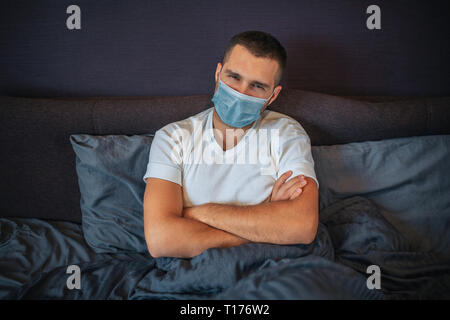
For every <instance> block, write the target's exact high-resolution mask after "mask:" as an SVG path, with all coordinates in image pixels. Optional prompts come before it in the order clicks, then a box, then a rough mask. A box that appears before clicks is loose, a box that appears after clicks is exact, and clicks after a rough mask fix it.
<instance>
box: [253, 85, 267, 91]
mask: <svg viewBox="0 0 450 320" xmlns="http://www.w3.org/2000/svg"><path fill="white" fill-rule="evenodd" d="M253 86H254V87H256V88H257V89H263V90H264V88H263V87H262V86H260V85H259V84H254V85H253Z"/></svg>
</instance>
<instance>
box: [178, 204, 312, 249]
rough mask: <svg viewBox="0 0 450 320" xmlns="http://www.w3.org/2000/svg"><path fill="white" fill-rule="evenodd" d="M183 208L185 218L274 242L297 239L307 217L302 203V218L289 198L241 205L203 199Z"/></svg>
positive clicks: (258, 240) (243, 235) (252, 239)
mask: <svg viewBox="0 0 450 320" xmlns="http://www.w3.org/2000/svg"><path fill="white" fill-rule="evenodd" d="M184 212H185V216H186V217H188V218H191V219H194V220H197V221H200V222H204V223H206V224H208V225H210V226H213V227H215V228H217V229H221V230H224V231H227V232H229V233H232V234H235V235H237V236H239V237H242V238H245V239H249V240H250V241H254V242H268V243H275V244H291V243H299V242H298V234H299V228H302V221H301V220H304V221H305V230H306V226H307V221H308V219H309V217H308V212H306V207H305V210H304V212H303V213H304V219H302V212H293V210H292V206H290V205H289V200H284V201H276V202H263V203H261V204H258V205H242V206H234V205H225V204H217V203H206V204H203V205H200V206H196V207H191V208H185V210H184ZM305 232H306V231H305Z"/></svg>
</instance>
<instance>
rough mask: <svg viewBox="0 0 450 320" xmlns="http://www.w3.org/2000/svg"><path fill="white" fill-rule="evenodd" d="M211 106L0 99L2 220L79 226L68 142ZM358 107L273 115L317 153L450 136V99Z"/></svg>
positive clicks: (296, 97) (287, 94)
mask: <svg viewBox="0 0 450 320" xmlns="http://www.w3.org/2000/svg"><path fill="white" fill-rule="evenodd" d="M210 98H211V96H209V95H197V96H184V97H183V96H179V97H146V98H142V97H140V98H125V97H123V98H101V97H97V98H89V99H81V98H59V99H37V98H17V97H6V96H3V97H0V130H1V134H0V147H1V150H2V157H1V166H0V176H1V177H2V183H1V184H0V194H1V201H0V203H1V204H0V216H17V217H37V218H46V219H57V220H67V221H74V222H81V210H80V192H79V187H78V182H77V175H76V170H75V154H74V152H73V150H72V147H71V144H70V141H69V136H70V134H76V133H85V134H93V135H108V134H125V135H135V134H149V133H150V134H151V133H154V132H155V131H156V130H157V129H159V128H161V127H162V126H164V125H165V124H167V123H170V122H174V121H177V120H181V119H185V118H187V117H189V116H191V115H193V114H195V113H198V112H200V111H202V110H204V109H205V108H207V107H209V106H211V101H210ZM361 99H363V97H360V98H359V99H358V100H356V99H349V98H343V97H337V96H333V95H326V94H321V93H316V92H311V91H302V90H294V89H292V90H285V91H283V92H282V93H281V94H280V96H279V97H278V99H277V100H276V101H275V102H274V104H273V105H271V107H270V108H269V109H272V110H275V111H279V112H282V113H285V114H287V115H290V116H292V117H294V118H295V119H297V120H298V121H299V122H300V123H301V124H302V125H303V127H304V128H305V130H306V131H307V133H308V134H309V136H310V138H311V144H312V145H313V146H314V145H331V144H343V143H348V142H356V141H368V140H380V139H387V138H394V137H406V136H419V135H433V134H450V125H449V124H450V97H443V98H418V99H411V98H409V99H407V100H404V99H401V100H397V99H394V100H393V99H387V98H384V99H382V98H376V97H372V98H368V97H366V100H372V101H375V100H384V101H385V102H383V101H378V102H365V101H362V100H361Z"/></svg>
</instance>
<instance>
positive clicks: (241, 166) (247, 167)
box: [143, 107, 319, 207]
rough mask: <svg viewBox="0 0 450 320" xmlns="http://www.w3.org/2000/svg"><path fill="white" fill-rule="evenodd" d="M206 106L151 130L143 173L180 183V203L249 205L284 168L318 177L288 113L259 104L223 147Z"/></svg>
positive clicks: (263, 196)
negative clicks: (261, 109) (248, 123)
mask: <svg viewBox="0 0 450 320" xmlns="http://www.w3.org/2000/svg"><path fill="white" fill-rule="evenodd" d="M213 109H214V107H210V108H208V109H206V110H204V111H202V112H200V113H198V114H196V115H193V116H191V117H189V118H187V119H184V120H181V121H177V122H173V123H170V124H168V125H166V126H164V127H163V128H161V129H159V130H158V131H156V133H155V136H154V138H153V142H152V145H151V149H150V155H149V162H148V165H147V171H146V173H145V175H144V177H143V179H144V181H145V179H146V178H149V177H154V178H160V179H164V180H168V181H172V182H174V183H177V184H179V185H180V186H181V187H182V190H183V207H192V206H197V205H201V204H204V203H220V204H231V205H254V204H260V203H262V202H264V201H265V200H266V199H267V198H268V197H270V195H271V192H272V189H273V185H274V183H275V181H276V180H277V179H278V178H279V177H280V176H281V175H282V174H283V173H284V172H286V171H288V170H292V171H293V172H292V175H291V177H290V178H289V180H290V179H291V178H292V177H295V176H297V175H299V174H303V175H305V176H308V177H311V178H312V179H314V180H315V181H316V183H317V187H319V182H318V180H317V178H316V174H315V171H314V160H313V158H312V154H311V143H310V139H309V136H308V135H307V133H306V131H305V130H304V129H303V127H302V126H301V125H300V124H299V123H298V122H297V121H296V120H295V119H293V118H291V117H289V116H287V115H284V114H282V113H279V112H275V111H271V110H267V109H266V110H264V112H263V113H262V114H261V116H260V117H259V118H258V119H257V120H256V121H255V122H254V123H253V125H252V127H251V128H250V129H248V130H247V131H246V132H245V135H244V136H243V137H242V138H241V139H240V140H239V142H238V144H237V145H236V146H235V147H234V148H231V149H228V150H226V151H224V150H223V149H222V147H221V146H220V145H219V143H218V142H217V140H216V138H215V137H214V132H213V126H212V120H213Z"/></svg>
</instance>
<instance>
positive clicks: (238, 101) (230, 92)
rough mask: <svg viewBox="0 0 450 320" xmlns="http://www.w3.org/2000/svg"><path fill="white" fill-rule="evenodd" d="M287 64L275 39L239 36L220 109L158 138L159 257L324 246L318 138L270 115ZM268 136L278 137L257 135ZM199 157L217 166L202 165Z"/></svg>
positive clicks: (152, 224) (148, 233)
mask: <svg viewBox="0 0 450 320" xmlns="http://www.w3.org/2000/svg"><path fill="white" fill-rule="evenodd" d="M285 64H286V52H285V50H284V48H283V47H282V45H281V44H280V43H279V42H278V40H276V39H275V38H274V37H272V36H271V35H269V34H267V33H264V32H259V31H248V32H243V33H240V34H238V35H236V36H234V37H233V38H232V39H231V40H230V42H229V44H228V46H227V48H226V50H225V54H224V58H223V64H222V63H221V62H219V63H218V64H217V68H216V73H215V80H216V86H215V90H214V96H213V98H212V102H213V104H214V107H211V108H209V109H207V110H205V111H203V112H201V113H199V114H197V115H194V116H192V117H189V118H188V119H185V120H181V121H178V122H174V123H171V124H168V125H166V126H164V127H163V128H161V129H160V130H158V131H157V132H156V133H155V137H154V139H153V142H152V146H151V150H150V157H149V163H148V166H147V172H146V173H145V175H144V177H143V179H144V181H146V189H145V195H144V230H145V239H146V242H147V246H148V250H149V252H150V254H151V255H152V256H153V257H167V256H170V257H182V258H189V257H193V256H196V255H198V254H200V253H202V252H203V251H205V250H207V249H208V248H213V247H217V248H225V247H230V246H238V245H241V244H244V243H248V242H265V243H273V244H298V243H304V244H309V243H311V242H312V241H313V240H314V238H315V236H316V232H317V226H318V188H319V184H318V181H317V179H316V176H315V172H314V161H313V158H312V156H311V145H310V139H309V137H308V135H307V134H306V132H305V130H304V129H303V127H302V126H301V125H300V124H299V123H298V122H297V121H296V120H295V119H293V118H291V117H289V116H287V115H283V114H281V113H278V112H274V111H270V110H265V109H266V108H267V106H269V105H270V104H271V103H272V102H273V101H274V100H275V99H276V98H277V97H278V95H279V93H280V91H281V89H282V87H281V86H280V85H279V83H280V80H281V77H282V74H283V71H284V68H285ZM268 129H270V130H272V131H274V132H275V133H277V135H273V136H272V135H271V136H270V138H266V139H262V138H261V137H263V136H262V135H258V134H257V133H260V132H263V131H264V130H268ZM257 136H258V137H259V138H261V139H260V140H259V141H260V143H255V141H256V140H255V139H256V138H257ZM267 136H268V135H266V137H267ZM249 140H250V141H252V142H249ZM208 143H209V144H208ZM205 144H207V148H206V149H205V148H204V147H205ZM248 146H250V147H249V148H250V149H251V150H255V149H256V148H259V149H260V150H262V149H264V147H266V149H267V150H266V151H267V154H268V157H267V159H266V160H268V161H265V165H263V164H261V163H254V161H253V162H252V161H249V160H248V156H249V155H248V154H247V155H246V154H245V150H247V147H248ZM199 150H200V151H199ZM205 150H206V151H205ZM260 153H261V152H260ZM195 154H197V156H198V155H199V154H200V155H203V156H204V157H205V156H207V155H209V156H210V157H212V159H213V160H214V161H192V160H193V158H195V159H197V160H198V157H194V156H193V155H195ZM235 157H237V158H239V159H241V160H242V159H246V160H245V161H241V163H236V160H235ZM206 158H207V157H206ZM217 159H219V161H217ZM209 160H211V158H210V159H209ZM289 178H290V179H289ZM288 179H289V180H288Z"/></svg>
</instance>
